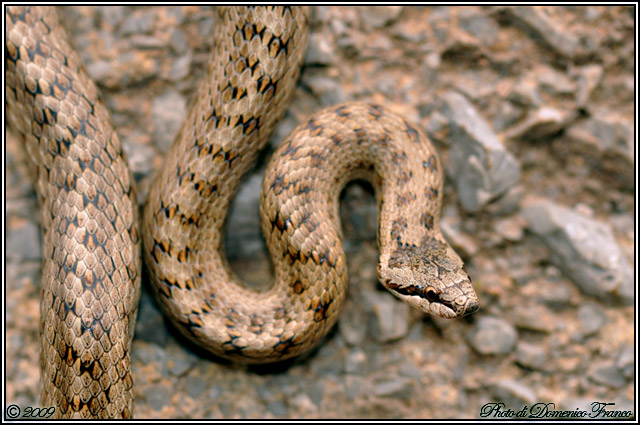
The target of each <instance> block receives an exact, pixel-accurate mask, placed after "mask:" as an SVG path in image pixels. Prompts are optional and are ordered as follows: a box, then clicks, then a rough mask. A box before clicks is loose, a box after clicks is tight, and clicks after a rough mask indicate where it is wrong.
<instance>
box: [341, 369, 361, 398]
mask: <svg viewBox="0 0 640 425" xmlns="http://www.w3.org/2000/svg"><path fill="white" fill-rule="evenodd" d="M364 389H365V379H364V378H363V377H361V376H353V375H349V376H346V377H345V378H344V392H345V397H346V398H347V400H355V399H356V398H358V397H360V395H362V393H363V392H364Z"/></svg>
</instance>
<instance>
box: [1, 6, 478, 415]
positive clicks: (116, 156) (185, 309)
mask: <svg viewBox="0 0 640 425" xmlns="http://www.w3.org/2000/svg"><path fill="white" fill-rule="evenodd" d="M309 19H310V18H309V9H308V8H307V7H291V6H276V7H224V8H219V9H218V22H219V23H218V25H216V27H215V30H214V45H213V48H212V55H211V60H210V62H209V65H208V68H207V72H206V76H205V77H204V78H203V79H202V81H201V82H200V86H199V88H198V90H197V92H196V95H195V98H194V100H193V102H192V104H191V108H190V109H189V112H188V113H187V117H186V119H185V121H184V123H183V125H182V127H181V129H180V131H179V133H178V135H177V136H176V139H175V141H174V144H173V145H172V146H171V148H170V149H169V151H168V152H167V153H166V154H165V157H164V164H163V165H162V166H161V167H160V169H159V170H158V172H157V176H156V178H155V179H154V182H153V184H152V186H151V190H150V192H149V195H148V198H147V200H146V202H145V205H144V208H143V211H142V213H141V214H140V213H139V212H138V206H137V200H136V195H135V191H134V183H133V180H132V175H131V172H130V171H129V168H128V166H127V162H126V157H125V154H124V151H123V148H122V143H121V142H120V139H119V137H118V135H117V133H116V132H115V130H114V127H113V125H112V121H111V118H110V115H109V112H108V110H107V109H106V107H105V106H104V103H103V101H102V99H101V97H100V94H99V91H98V89H97V87H96V85H95V83H94V82H92V81H91V79H90V78H89V76H88V74H87V72H86V70H85V68H84V66H83V65H82V62H81V61H80V60H79V57H78V55H77V53H75V52H74V50H73V48H72V47H71V44H70V42H69V39H68V36H67V35H66V34H65V31H64V29H63V28H62V26H61V24H60V23H59V17H58V12H57V11H56V9H55V8H52V7H25V6H9V7H7V9H6V23H7V27H6V71H7V72H6V75H7V78H6V104H7V122H8V124H9V127H10V128H11V129H12V131H13V132H14V133H16V134H17V135H18V138H19V140H20V141H21V142H22V145H23V146H24V147H25V149H26V150H27V152H28V154H29V155H28V156H29V158H30V161H29V163H30V166H29V167H30V170H31V173H32V174H33V176H34V181H35V186H36V192H37V196H38V199H39V204H40V205H41V208H40V220H41V226H42V232H43V239H42V240H43V245H44V252H43V258H44V260H43V269H42V270H43V271H42V296H41V303H40V314H41V318H40V344H41V356H40V363H41V370H42V372H41V385H40V386H41V403H42V405H43V406H56V416H57V417H61V418H131V417H132V416H133V412H134V405H133V393H132V388H133V381H132V378H131V357H130V352H131V345H132V338H133V330H134V325H135V321H136V315H137V304H138V300H139V296H140V282H141V275H142V273H141V270H142V266H143V260H144V264H145V265H146V267H147V269H148V271H149V281H150V286H151V287H152V290H153V292H154V293H155V296H156V299H157V301H158V304H159V305H160V308H161V310H162V311H163V313H164V314H165V315H166V316H167V317H168V318H169V319H170V320H171V322H172V323H173V326H175V328H176V329H178V330H179V331H180V332H181V333H182V334H184V335H185V336H186V337H187V338H188V339H190V340H192V341H194V342H195V343H197V344H199V345H201V346H202V347H204V348H205V349H206V350H208V351H210V352H211V353H212V354H213V355H215V356H219V357H223V358H227V359H231V360H232V361H236V362H244V363H268V362H275V361H280V360H284V359H287V358H291V357H294V356H298V355H299V354H301V353H303V352H305V351H307V350H309V349H310V348H311V347H313V346H314V345H316V344H317V343H318V342H319V341H320V340H321V339H322V338H323V337H324V336H325V335H326V334H327V332H328V331H329V330H330V329H331V328H332V326H333V325H334V324H335V323H336V321H337V318H338V315H339V312H340V310H341V307H342V305H343V303H344V300H345V297H346V292H347V283H348V277H347V262H346V256H345V252H344V248H343V244H342V228H341V223H340V220H339V214H338V208H339V201H340V193H341V191H342V189H343V188H344V187H345V185H346V184H347V183H348V182H349V181H351V180H354V179H366V180H368V181H369V182H370V183H371V184H372V186H373V188H374V191H375V198H376V204H377V212H378V230H377V241H378V245H379V250H380V256H379V260H378V266H377V271H378V278H379V281H380V283H381V284H382V285H383V286H384V287H385V288H387V289H388V290H389V291H390V292H391V293H392V294H393V295H395V296H396V297H398V298H400V299H401V300H402V301H404V302H406V303H408V304H409V305H411V306H412V307H415V308H417V309H419V310H421V311H423V312H425V313H429V314H433V315H436V316H440V317H445V318H456V317H462V316H465V315H467V314H470V313H473V312H475V311H476V310H477V309H478V305H479V304H478V297H477V295H476V293H475V291H474V289H473V287H472V284H471V279H470V278H469V276H468V274H467V272H466V271H465V268H464V263H463V261H462V259H461V258H460V256H459V255H458V254H457V253H456V252H455V250H454V249H453V248H452V247H451V245H450V244H449V243H448V242H447V241H446V239H445V238H444V237H443V235H442V233H441V231H440V226H439V222H440V208H441V205H442V200H443V179H444V177H443V168H442V165H441V162H440V159H439V156H438V153H437V152H436V150H435V148H434V146H433V145H432V144H431V142H430V141H429V140H428V138H427V137H426V136H425V135H424V133H423V132H422V131H421V130H420V129H419V128H418V127H416V126H415V125H413V124H412V123H410V122H408V121H406V120H404V119H403V118H401V117H399V116H398V115H396V114H395V113H393V112H391V111H390V110H389V109H387V108H386V107H385V106H383V105H379V104H374V103H367V102H347V103H343V104H340V105H335V106H332V107H328V108H326V109H324V110H321V111H320V112H317V113H315V114H314V115H312V116H311V117H310V118H309V119H308V120H307V121H305V122H303V123H302V124H300V125H299V126H298V127H297V128H296V129H295V130H294V131H293V132H292V133H291V135H290V136H288V137H287V138H286V139H285V140H284V141H282V143H280V145H279V146H278V148H277V149H276V150H275V152H274V153H273V155H272V157H271V159H270V161H269V164H268V165H267V169H266V171H265V175H264V179H263V185H262V194H261V199H260V212H261V222H262V230H263V234H264V238H265V242H266V245H267V248H268V250H269V253H270V257H271V262H272V265H273V268H274V278H275V279H274V282H273V283H272V285H271V287H270V288H269V289H267V290H264V291H255V290H252V289H249V288H247V287H246V286H245V285H244V284H243V283H242V282H241V280H240V279H239V277H238V276H237V275H236V274H235V273H234V272H233V271H232V269H231V267H230V266H229V263H228V260H227V258H226V255H225V252H224V225H225V221H226V218H227V211H228V209H229V204H230V202H231V200H232V199H233V197H234V194H235V193H236V191H237V189H238V187H239V185H240V183H241V181H242V177H243V176H244V175H245V174H247V173H248V172H249V171H250V170H251V169H252V167H254V165H255V162H256V159H257V156H258V154H259V153H260V152H261V151H262V150H263V149H264V147H265V145H266V144H267V142H268V140H269V138H270V136H271V135H272V133H273V130H274V128H275V126H276V124H277V122H278V120H279V119H280V118H281V117H282V116H283V115H284V113H285V112H286V110H287V107H288V103H289V101H290V99H291V97H292V95H293V93H294V91H295V87H296V83H297V79H298V76H299V74H300V72H301V66H302V62H303V59H304V53H305V47H306V44H307V39H308V33H309Z"/></svg>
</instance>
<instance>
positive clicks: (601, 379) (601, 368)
mask: <svg viewBox="0 0 640 425" xmlns="http://www.w3.org/2000/svg"><path fill="white" fill-rule="evenodd" d="M589 379H591V380H592V381H593V382H595V383H596V384H600V385H606V386H607V387H612V388H622V387H623V386H624V384H625V383H626V379H625V378H624V376H623V375H622V373H621V372H620V370H619V369H618V368H617V367H616V365H615V364H614V363H612V362H606V363H601V364H599V365H596V366H595V367H594V368H593V369H591V371H590V372H589Z"/></svg>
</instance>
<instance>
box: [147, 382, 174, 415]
mask: <svg viewBox="0 0 640 425" xmlns="http://www.w3.org/2000/svg"><path fill="white" fill-rule="evenodd" d="M174 393H175V389H173V388H171V387H170V386H169V384H168V383H164V382H163V383H159V384H156V385H154V386H153V387H152V388H151V389H150V390H149V391H147V393H146V394H145V397H146V399H147V401H148V402H149V405H150V406H151V408H152V409H153V410H156V411H157V410H161V409H162V408H163V407H165V406H170V405H171V404H172V402H171V395H172V394H174Z"/></svg>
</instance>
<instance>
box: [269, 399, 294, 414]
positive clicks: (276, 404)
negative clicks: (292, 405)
mask: <svg viewBox="0 0 640 425" xmlns="http://www.w3.org/2000/svg"><path fill="white" fill-rule="evenodd" d="M266 407H267V410H268V411H269V412H270V413H271V414H272V415H273V416H275V417H276V418H283V417H286V416H287V414H288V413H289V408H288V407H287V405H286V404H284V403H283V402H282V401H280V400H276V401H272V402H269V403H267V406H266Z"/></svg>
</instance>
